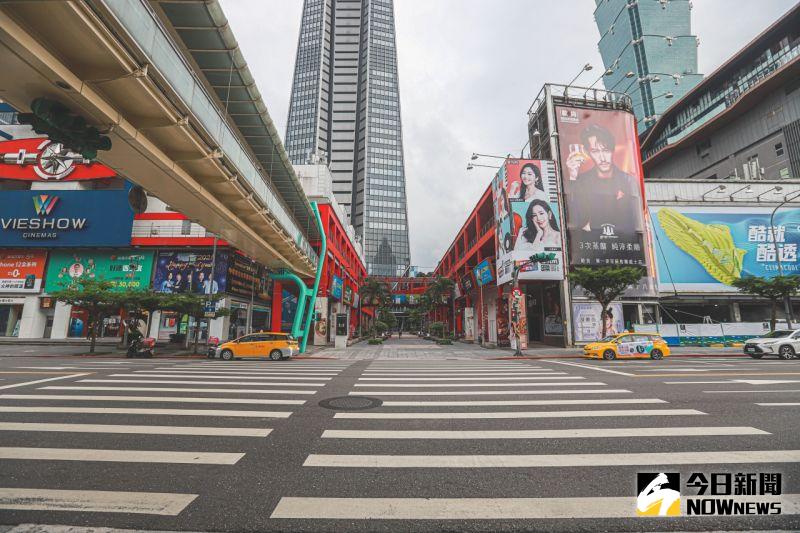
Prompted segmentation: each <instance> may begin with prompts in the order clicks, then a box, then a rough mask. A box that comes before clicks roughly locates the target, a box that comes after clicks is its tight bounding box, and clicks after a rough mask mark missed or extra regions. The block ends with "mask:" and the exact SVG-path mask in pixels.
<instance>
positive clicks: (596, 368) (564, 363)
mask: <svg viewBox="0 0 800 533" xmlns="http://www.w3.org/2000/svg"><path fill="white" fill-rule="evenodd" d="M545 362H547V363H554V364H556V365H567V366H576V367H578V368H587V369H589V370H597V371H598V372H608V373H609V374H619V375H620V376H634V375H635V374H629V373H628V372H619V371H617V370H609V369H608V368H598V367H596V366H592V365H581V364H578V363H567V362H565V361H553V360H551V359H546V360H545Z"/></svg>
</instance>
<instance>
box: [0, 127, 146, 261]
mask: <svg viewBox="0 0 800 533" xmlns="http://www.w3.org/2000/svg"><path fill="white" fill-rule="evenodd" d="M0 156H1V157H0V180H15V181H39V182H42V181H52V182H56V181H75V180H97V179H103V178H110V177H113V176H114V172H113V170H111V169H110V168H108V167H105V166H103V165H99V164H96V163H88V162H86V161H84V160H83V159H82V158H80V156H76V155H75V154H72V153H70V152H65V151H64V149H63V148H62V147H61V145H59V144H57V143H52V142H50V141H48V140H46V139H23V140H19V141H8V142H3V143H0ZM129 190H130V185H129V184H126V186H125V187H124V188H123V187H121V188H117V189H97V188H95V189H91V190H55V189H35V190H32V189H26V190H4V191H2V192H1V193H0V197H2V202H0V246H8V247H17V248H26V247H27V248H31V247H48V248H56V247H73V246H128V245H130V238H131V228H132V226H133V210H132V209H131V206H130V203H129V202H128V192H129Z"/></svg>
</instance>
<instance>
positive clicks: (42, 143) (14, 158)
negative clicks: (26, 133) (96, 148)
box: [0, 137, 117, 181]
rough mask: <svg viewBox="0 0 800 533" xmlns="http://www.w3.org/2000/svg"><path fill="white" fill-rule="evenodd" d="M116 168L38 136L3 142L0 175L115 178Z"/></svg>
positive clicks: (54, 178)
mask: <svg viewBox="0 0 800 533" xmlns="http://www.w3.org/2000/svg"><path fill="white" fill-rule="evenodd" d="M116 175H117V173H116V172H114V170H113V169H111V168H109V167H107V166H105V165H101V164H100V163H94V162H92V161H87V160H86V159H84V158H83V156H82V155H80V154H76V153H74V152H71V151H69V150H68V149H66V148H64V145H62V144H61V143H57V142H53V141H51V140H49V139H46V138H42V137H37V138H33V139H14V140H10V141H3V142H0V179H12V180H21V181H74V180H92V179H102V178H113V177H114V176H116Z"/></svg>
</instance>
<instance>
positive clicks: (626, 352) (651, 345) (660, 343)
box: [583, 333, 670, 361]
mask: <svg viewBox="0 0 800 533" xmlns="http://www.w3.org/2000/svg"><path fill="white" fill-rule="evenodd" d="M583 355H584V357H587V358H589V359H605V360H607V361H611V360H613V359H617V358H620V359H622V358H642V357H649V358H650V359H662V358H664V357H668V356H669V355H670V351H669V346H667V343H666V342H665V341H664V339H662V338H661V337H660V336H658V335H651V334H648V333H621V334H619V335H611V336H609V337H606V338H605V339H602V340H599V341H597V342H592V343H590V344H587V345H586V346H584V348H583Z"/></svg>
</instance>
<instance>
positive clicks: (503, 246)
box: [492, 159, 564, 285]
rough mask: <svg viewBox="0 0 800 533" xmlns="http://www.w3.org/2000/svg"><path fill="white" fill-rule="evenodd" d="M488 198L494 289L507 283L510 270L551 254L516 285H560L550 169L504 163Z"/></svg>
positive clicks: (554, 181)
mask: <svg viewBox="0 0 800 533" xmlns="http://www.w3.org/2000/svg"><path fill="white" fill-rule="evenodd" d="M492 198H493V202H494V215H495V221H496V224H497V225H496V227H495V234H496V239H497V283H498V285H502V284H504V283H508V282H509V281H511V278H512V277H513V274H514V266H515V265H518V264H520V263H522V262H524V261H526V260H528V259H529V258H530V257H531V256H532V255H534V254H540V253H552V254H553V255H554V259H553V260H552V261H548V262H542V263H534V264H528V265H526V266H524V267H523V268H522V271H521V272H520V275H519V279H521V280H537V279H552V280H561V279H564V255H563V243H562V239H561V220H560V218H559V209H558V175H557V172H556V165H555V163H554V162H553V161H538V160H536V161H534V160H530V159H508V160H506V162H505V163H504V164H503V166H502V167H501V168H500V171H499V172H498V173H497V175H496V176H495V178H494V180H493V181H492Z"/></svg>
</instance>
